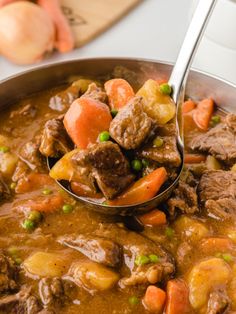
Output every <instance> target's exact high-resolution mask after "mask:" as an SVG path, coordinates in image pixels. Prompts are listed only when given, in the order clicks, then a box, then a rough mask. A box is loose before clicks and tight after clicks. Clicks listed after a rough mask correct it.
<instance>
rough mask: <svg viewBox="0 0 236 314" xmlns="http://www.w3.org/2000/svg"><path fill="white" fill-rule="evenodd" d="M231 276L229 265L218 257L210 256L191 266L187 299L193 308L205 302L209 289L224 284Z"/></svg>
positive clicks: (197, 307)
mask: <svg viewBox="0 0 236 314" xmlns="http://www.w3.org/2000/svg"><path fill="white" fill-rule="evenodd" d="M230 277H231V269H230V267H229V265H228V264H227V263H226V262H225V261H224V260H223V259H220V258H210V259H208V260H205V261H202V262H200V263H198V264H197V265H196V266H194V267H193V269H192V270H191V272H190V274H189V278H188V282H189V300H190V303H191V305H192V307H193V308H194V309H195V310H199V309H200V308H202V307H203V306H205V305H206V304H207V301H208V297H209V294H210V292H211V290H212V289H213V288H214V287H215V286H217V285H226V284H227V283H228V281H229V280H230Z"/></svg>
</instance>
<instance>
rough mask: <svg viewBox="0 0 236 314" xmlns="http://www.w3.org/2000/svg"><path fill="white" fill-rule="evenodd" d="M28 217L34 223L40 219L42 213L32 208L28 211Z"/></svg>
mask: <svg viewBox="0 0 236 314" xmlns="http://www.w3.org/2000/svg"><path fill="white" fill-rule="evenodd" d="M28 219H29V220H32V221H34V222H36V223H37V222H40V220H41V219H42V214H41V213H40V212H38V211H36V210H33V211H31V212H30V213H29V216H28Z"/></svg>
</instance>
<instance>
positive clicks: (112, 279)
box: [69, 262, 119, 291]
mask: <svg viewBox="0 0 236 314" xmlns="http://www.w3.org/2000/svg"><path fill="white" fill-rule="evenodd" d="M69 275H70V276H71V277H72V278H73V280H74V282H75V283H76V284H77V285H79V286H81V285H82V286H83V287H84V288H85V289H88V290H95V291H96V290H98V291H103V290H107V289H111V288H112V287H113V286H114V285H115V284H116V283H117V281H118V280H119V275H118V274H117V273H115V272H114V271H112V270H110V269H109V268H107V267H105V266H103V265H100V264H97V263H93V262H86V263H79V262H77V263H74V264H73V265H72V266H71V268H70V271H69Z"/></svg>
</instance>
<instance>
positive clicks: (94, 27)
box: [60, 0, 142, 47]
mask: <svg viewBox="0 0 236 314" xmlns="http://www.w3.org/2000/svg"><path fill="white" fill-rule="evenodd" d="M141 1H142V0H60V2H61V6H62V9H63V12H64V14H65V15H66V17H67V18H68V20H69V22H70V25H71V27H72V30H73V32H74V35H75V40H76V46H77V47H80V46H82V45H84V44H86V43H87V42H89V41H90V40H91V39H93V38H94V37H96V36H97V35H99V34H100V33H101V32H103V31H105V30H106V29H107V28H108V27H110V26H111V25H112V24H113V23H115V22H116V21H118V20H119V19H121V18H122V17H123V16H124V15H125V14H127V13H128V12H129V11H130V10H131V9H132V8H133V7H134V6H135V5H137V4H138V3H139V2H141Z"/></svg>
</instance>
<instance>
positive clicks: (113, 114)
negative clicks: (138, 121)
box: [111, 109, 118, 118]
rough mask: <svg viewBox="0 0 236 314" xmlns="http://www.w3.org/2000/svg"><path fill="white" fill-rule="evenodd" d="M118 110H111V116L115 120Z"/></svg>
mask: <svg viewBox="0 0 236 314" xmlns="http://www.w3.org/2000/svg"><path fill="white" fill-rule="evenodd" d="M117 113H118V110H117V109H111V115H112V117H113V118H115V116H116V115H117Z"/></svg>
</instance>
